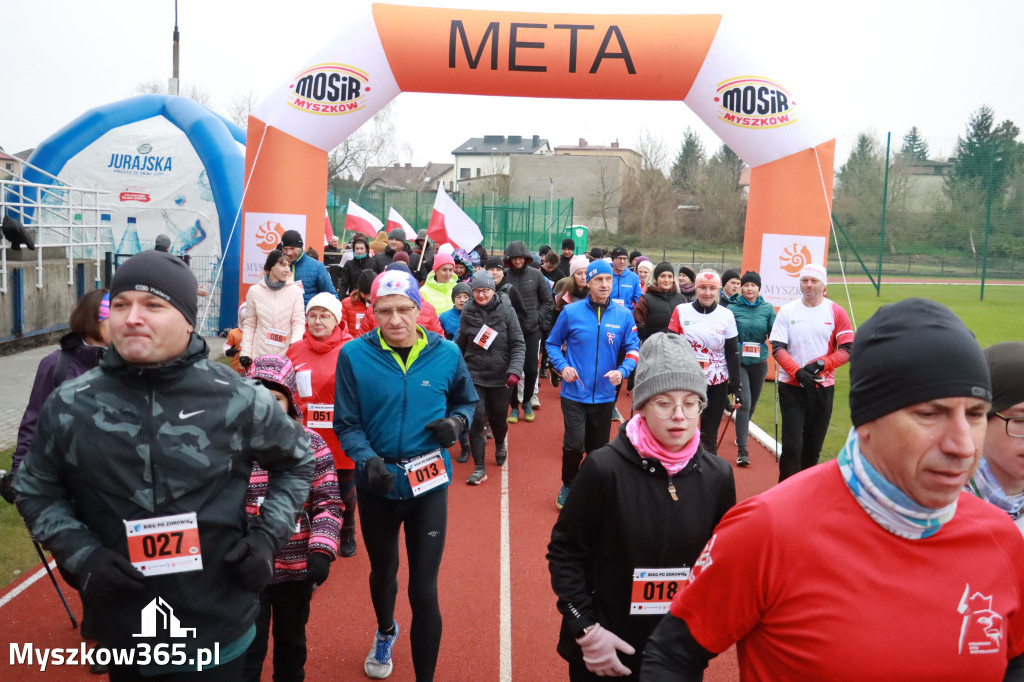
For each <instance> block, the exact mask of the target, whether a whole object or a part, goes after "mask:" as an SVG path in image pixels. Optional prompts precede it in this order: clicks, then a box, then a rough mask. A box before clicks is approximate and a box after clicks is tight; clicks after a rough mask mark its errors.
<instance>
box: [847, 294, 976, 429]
mask: <svg viewBox="0 0 1024 682" xmlns="http://www.w3.org/2000/svg"><path fill="white" fill-rule="evenodd" d="M960 397H965V398H980V399H982V400H992V383H991V380H990V379H989V369H988V363H987V362H986V360H985V354H984V353H983V352H982V350H981V346H979V345H978V341H977V339H975V338H974V334H972V333H971V330H970V329H968V328H967V327H966V326H965V325H964V323H963V322H961V321H960V318H959V317H957V316H956V315H955V314H953V311H951V310H950V309H949V308H947V307H946V306H944V305H942V304H940V303H936V302H934V301H929V300H927V299H923V298H908V299H904V300H902V301H899V302H898V303H890V304H888V305H884V306H882V307H881V308H879V309H878V311H877V312H876V313H875V314H874V315H872V316H871V317H869V318H868V320H867V321H866V322H865V323H864V324H862V325H861V327H860V329H858V330H857V336H856V338H855V339H854V342H853V351H852V352H851V353H850V417H851V418H852V421H853V425H854V426H860V425H862V424H866V423H867V422H870V421H873V420H875V419H878V418H879V417H884V416H885V415H887V414H890V413H892V412H895V411H896V410H899V409H902V408H904V407H909V406H910V405H915V404H917V403H923V402H927V401H929V400H936V399H939V398H960Z"/></svg>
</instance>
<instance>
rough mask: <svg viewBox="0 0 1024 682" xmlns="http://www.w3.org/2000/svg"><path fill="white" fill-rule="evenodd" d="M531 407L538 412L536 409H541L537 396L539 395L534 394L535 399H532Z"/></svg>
mask: <svg viewBox="0 0 1024 682" xmlns="http://www.w3.org/2000/svg"><path fill="white" fill-rule="evenodd" d="M530 407H532V408H533V409H535V410H536V409H537V408H538V407H540V398H539V397H538V396H537V394H536V393H534V394H533V397H532V398H530Z"/></svg>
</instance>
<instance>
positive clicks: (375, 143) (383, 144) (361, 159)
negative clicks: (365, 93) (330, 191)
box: [327, 103, 399, 189]
mask: <svg viewBox="0 0 1024 682" xmlns="http://www.w3.org/2000/svg"><path fill="white" fill-rule="evenodd" d="M398 155H399V149H398V145H397V144H396V140H395V123H394V109H393V107H392V104H391V103H388V104H387V105H385V106H384V108H383V109H381V110H380V111H378V112H377V113H376V114H374V115H373V118H371V119H370V120H369V121H367V122H366V123H364V124H363V126H362V127H361V128H360V129H359V130H357V131H355V132H354V133H352V134H351V135H349V136H348V138H347V139H346V140H345V141H344V142H342V143H341V144H339V145H338V146H337V147H335V148H334V149H333V150H332V151H331V153H330V154H329V155H328V157H327V181H328V182H329V183H333V182H335V181H336V180H337V181H342V180H345V179H352V178H360V177H362V178H363V183H365V182H369V178H367V177H365V175H366V173H365V171H366V169H367V168H368V167H370V166H388V165H391V164H392V163H394V162H395V161H397V160H398ZM363 186H364V184H362V183H361V184H360V189H362V188H363Z"/></svg>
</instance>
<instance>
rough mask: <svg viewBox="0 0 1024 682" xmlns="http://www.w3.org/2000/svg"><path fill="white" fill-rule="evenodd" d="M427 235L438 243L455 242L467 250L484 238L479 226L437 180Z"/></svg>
mask: <svg viewBox="0 0 1024 682" xmlns="http://www.w3.org/2000/svg"><path fill="white" fill-rule="evenodd" d="M427 236H428V237H430V238H431V239H433V240H434V241H435V242H437V243H438V244H455V245H456V246H458V247H459V248H462V249H465V250H466V251H469V250H470V249H472V248H473V247H474V246H476V245H477V244H479V243H480V242H482V241H483V240H484V236H483V234H481V232H480V228H479V227H477V225H476V223H474V222H473V219H472V218H470V217H469V216H468V215H466V212H465V211H463V210H462V209H461V208H459V205H458V204H456V203H455V202H454V201H452V198H451V197H450V196H448V194H447V193H446V192H445V191H444V183H443V182H438V185H437V198H436V199H435V200H434V212H433V214H432V215H431V216H430V226H429V227H428V228H427Z"/></svg>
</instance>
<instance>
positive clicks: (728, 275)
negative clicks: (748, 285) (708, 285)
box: [722, 270, 740, 284]
mask: <svg viewBox="0 0 1024 682" xmlns="http://www.w3.org/2000/svg"><path fill="white" fill-rule="evenodd" d="M739 278H740V273H739V272H737V271H736V270H726V271H725V272H723V273H722V284H725V283H726V282H728V281H729V280H730V279H739Z"/></svg>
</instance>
